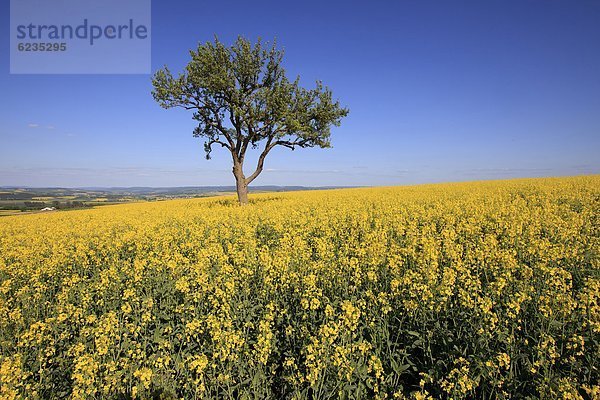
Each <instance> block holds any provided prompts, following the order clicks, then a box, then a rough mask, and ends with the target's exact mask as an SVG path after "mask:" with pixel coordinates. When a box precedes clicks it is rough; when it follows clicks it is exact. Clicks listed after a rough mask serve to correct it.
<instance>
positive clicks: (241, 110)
mask: <svg viewBox="0 0 600 400" xmlns="http://www.w3.org/2000/svg"><path fill="white" fill-rule="evenodd" d="M190 56H191V61H190V62H189V63H188V65H187V66H186V67H185V70H184V71H183V73H181V74H179V75H178V76H173V74H172V73H171V71H170V70H169V69H168V68H167V67H165V68H163V69H161V70H159V71H157V72H156V74H155V75H154V77H153V79H152V84H153V86H154V90H153V92H152V95H153V96H154V99H155V100H156V101H157V102H158V103H159V104H160V105H161V106H162V107H163V108H172V107H181V108H184V109H186V110H191V111H192V112H193V115H192V118H193V119H194V120H195V121H197V122H198V126H197V127H196V128H195V129H194V136H196V137H202V138H204V139H206V142H205V145H204V148H205V151H206V157H207V158H210V154H211V151H212V147H213V146H214V145H219V146H221V147H224V148H227V149H228V150H229V151H230V152H231V155H232V157H233V161H234V164H236V163H238V164H240V165H242V164H243V162H244V157H245V155H246V151H247V150H248V148H249V147H253V148H256V147H258V144H259V143H260V142H261V141H264V142H265V145H264V148H263V151H262V153H261V155H260V159H259V164H258V165H257V169H256V172H255V173H254V174H253V175H252V176H251V177H249V178H248V179H245V177H244V183H245V184H248V183H250V182H251V181H252V180H253V179H254V178H256V176H258V174H260V172H261V171H262V166H263V162H264V158H265V157H266V155H267V154H268V153H269V151H270V150H271V149H272V148H274V147H275V146H284V147H287V148H290V149H292V150H293V149H295V148H304V147H321V148H326V147H330V146H331V142H330V128H331V126H332V125H334V126H339V124H340V121H341V119H342V118H343V117H345V116H346V115H347V114H348V110H347V109H346V108H343V107H341V106H340V104H339V102H338V101H334V100H333V97H332V93H331V90H329V89H328V88H327V87H326V86H324V85H323V84H322V83H321V82H317V83H316V87H315V88H314V89H305V88H302V87H301V86H300V83H299V82H300V80H299V78H296V79H295V80H294V81H290V80H289V79H288V78H287V77H286V75H285V70H284V69H283V67H282V65H281V63H282V58H283V52H282V51H281V50H278V49H277V48H276V46H275V44H273V45H272V46H271V47H268V46H263V44H262V42H261V40H260V39H259V40H258V41H257V42H256V43H255V44H254V45H252V44H251V43H250V41H248V40H247V39H245V38H243V37H238V39H237V41H236V42H235V44H234V45H233V46H231V47H226V46H225V45H224V44H223V43H221V42H220V41H219V40H218V39H217V38H215V41H214V43H213V42H207V43H205V44H201V45H199V46H198V48H197V49H196V50H192V51H190ZM240 171H241V168H240ZM236 177H237V176H236Z"/></svg>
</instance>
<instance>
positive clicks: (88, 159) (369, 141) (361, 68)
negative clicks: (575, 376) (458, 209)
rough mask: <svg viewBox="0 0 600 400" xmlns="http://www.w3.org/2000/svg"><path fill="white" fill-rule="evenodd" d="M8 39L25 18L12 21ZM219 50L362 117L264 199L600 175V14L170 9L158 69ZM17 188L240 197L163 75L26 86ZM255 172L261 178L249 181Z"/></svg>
mask: <svg viewBox="0 0 600 400" xmlns="http://www.w3.org/2000/svg"><path fill="white" fill-rule="evenodd" d="M0 14H1V16H2V19H1V25H2V29H3V32H5V33H8V24H9V6H8V1H3V2H2V5H1V6H0ZM214 34H217V35H218V36H219V38H220V39H221V40H222V41H224V42H227V43H229V42H231V41H232V40H233V39H234V38H235V37H236V36H237V35H238V34H241V35H244V36H247V37H249V38H250V39H252V40H254V39H256V38H257V37H258V36H261V37H262V38H264V39H266V40H270V39H272V38H274V37H276V38H277V40H278V43H279V44H280V45H281V46H283V47H284V48H285V51H286V56H285V59H284V63H285V67H286V69H287V71H288V73H289V74H290V75H291V76H295V75H297V74H300V76H301V82H302V83H303V85H305V86H309V87H311V86H313V85H314V81H315V80H316V79H321V80H322V81H323V82H324V83H325V84H327V85H328V86H329V87H331V89H332V90H333V92H334V95H335V96H336V97H338V98H339V99H340V101H341V103H342V104H343V105H345V106H347V107H349V108H350V115H349V116H348V117H347V118H346V119H345V120H344V121H343V123H342V126H341V127H340V128H334V130H333V135H332V140H333V146H334V147H333V148H332V149H328V150H321V149H309V150H298V151H294V152H290V151H288V150H286V149H281V150H277V151H275V152H274V153H272V155H271V156H270V157H269V158H268V159H267V162H266V168H267V170H266V171H265V172H264V173H263V174H262V175H261V176H260V177H259V178H258V179H257V180H256V181H255V182H254V184H255V185H261V184H279V185H315V186H318V185H396V184H407V183H420V182H437V181H460V180H474V179H499V178H508V177H525V176H556V175H577V174H588V173H600V2H599V1H583V0H578V1H567V0H564V1H542V0H539V1H529V0H514V1H506V0H503V1H488V0H486V1H441V0H439V1H428V0H419V1H417V0H414V1H394V2H392V1H390V2H367V1H364V2H353V1H341V2H337V3H336V2H333V1H323V0H320V1H314V2H313V1H298V2H287V1H285V2H284V1H272V2H261V1H252V2H248V1H237V2H232V1H212V2H207V1H179V0H173V1H164V2H163V1H158V0H154V1H153V4H152V69H153V71H155V70H156V69H158V68H160V67H161V66H163V65H165V64H166V65H168V66H169V67H170V68H171V69H172V70H175V71H179V70H180V69H181V68H182V67H183V66H184V65H185V63H186V62H187V60H188V50H189V49H190V48H195V47H196V45H197V43H198V42H205V41H207V40H211V39H212V37H213V35H214ZM8 46H9V43H8V36H6V37H5V39H3V40H2V41H0V64H1V66H0V102H1V103H0V185H29V186H181V185H193V186H195V185H230V184H232V183H233V177H232V175H231V168H230V165H231V160H230V157H229V155H228V154H227V153H226V152H225V151H223V150H217V151H215V152H214V153H213V154H214V157H213V159H212V160H210V161H206V160H205V159H204V154H203V148H202V142H201V140H199V139H196V138H193V137H192V129H193V127H194V123H193V121H192V120H191V118H190V115H188V114H187V113H186V112H185V111H183V110H163V109H162V108H160V107H159V106H158V105H157V104H156V103H155V102H154V100H153V99H152V96H151V95H150V91H151V84H150V76H149V75H129V76H127V75H106V76H102V75H79V76H76V75H9V73H8V71H9V58H8V57H9V56H8ZM247 169H248V170H250V166H248V168H247Z"/></svg>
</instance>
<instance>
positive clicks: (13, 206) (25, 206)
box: [0, 200, 90, 211]
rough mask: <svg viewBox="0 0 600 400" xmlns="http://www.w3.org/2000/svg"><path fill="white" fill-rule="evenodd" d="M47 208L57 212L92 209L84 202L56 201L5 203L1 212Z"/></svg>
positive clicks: (0, 207) (1, 205) (0, 206)
mask: <svg viewBox="0 0 600 400" xmlns="http://www.w3.org/2000/svg"><path fill="white" fill-rule="evenodd" d="M46 207H54V208H56V209H57V210H62V209H72V208H85V207H90V205H88V204H86V203H84V202H83V201H77V200H74V201H65V202H60V201H58V200H54V201H52V202H44V201H24V202H22V203H4V204H0V210H21V211H33V210H41V209H42V208H46Z"/></svg>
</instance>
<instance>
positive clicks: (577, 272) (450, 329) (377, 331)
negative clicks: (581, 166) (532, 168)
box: [0, 176, 600, 399]
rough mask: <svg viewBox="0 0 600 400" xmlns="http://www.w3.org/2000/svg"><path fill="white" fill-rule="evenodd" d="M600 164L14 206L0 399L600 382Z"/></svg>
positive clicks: (559, 394) (376, 391)
mask: <svg viewBox="0 0 600 400" xmlns="http://www.w3.org/2000/svg"><path fill="white" fill-rule="evenodd" d="M599 252H600V176H587V177H573V178H544V179H522V180H508V181H491V182H472V183H456V184H439V185H421V186H407V187H390V188H368V189H344V190H329V191H309V192H293V193H271V194H260V195H251V204H250V205H249V206H246V207H240V206H237V205H236V200H235V199H233V198H232V197H220V198H212V199H194V200H173V201H164V202H151V203H136V204H127V205H118V206H104V207H100V208H96V209H91V210H81V211H66V212H53V213H47V214H36V215H28V216H11V217H2V218H0V398H3V399H20V398H31V399H38V398H40V399H41V398H72V399H104V398H107V399H127V398H137V399H144V398H164V399H171V398H172V399H180V398H183V399H196V398H197V399H203V398H214V399H280V398H289V399H330V398H336V399H337V398H340V399H365V398H380V399H405V398H410V399H430V398H444V399H463V398H477V399H510V398H541V399H558V398H562V399H599V398H600V386H599V383H598V382H599V378H600V371H599V368H600V362H599V360H600V353H599V352H600V347H599V346H600V255H599Z"/></svg>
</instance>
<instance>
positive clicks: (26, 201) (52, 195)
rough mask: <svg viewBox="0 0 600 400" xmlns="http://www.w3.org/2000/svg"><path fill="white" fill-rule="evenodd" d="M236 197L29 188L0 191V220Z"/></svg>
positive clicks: (215, 189) (206, 190)
mask: <svg viewBox="0 0 600 400" xmlns="http://www.w3.org/2000/svg"><path fill="white" fill-rule="evenodd" d="M332 188H333V187H319V188H315V187H304V186H255V187H253V188H252V189H251V192H252V193H264V192H287V191H296V190H314V189H332ZM229 193H235V187H234V186H185V187H162V188H161V187H123V188H119V187H117V188H100V187H98V188H28V187H13V186H5V187H0V216H3V215H17V214H19V213H34V212H40V211H42V210H44V211H48V210H45V209H53V210H72V209H81V208H90V207H97V206H104V205H109V204H120V203H129V202H140V201H161V200H169V199H191V198H199V197H212V196H222V195H224V194H229Z"/></svg>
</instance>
